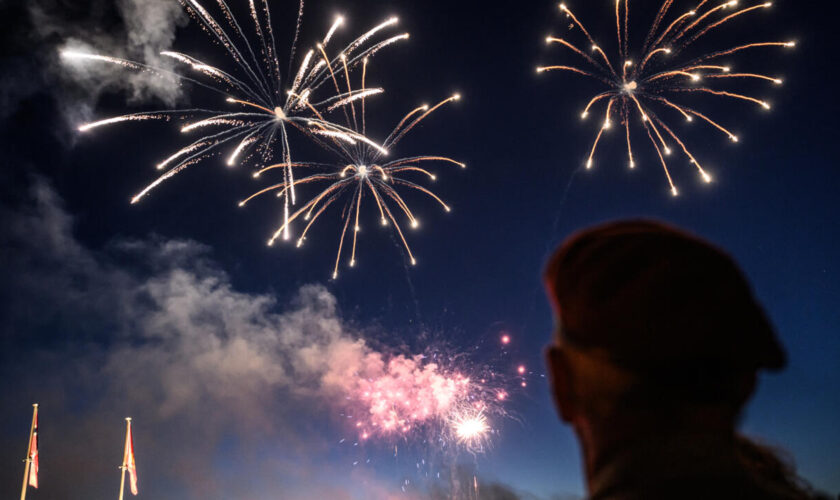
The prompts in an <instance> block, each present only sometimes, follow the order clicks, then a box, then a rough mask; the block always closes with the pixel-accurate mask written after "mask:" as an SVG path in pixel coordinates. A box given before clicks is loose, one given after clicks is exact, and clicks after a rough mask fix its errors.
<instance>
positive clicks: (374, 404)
mask: <svg viewBox="0 0 840 500" xmlns="http://www.w3.org/2000/svg"><path fill="white" fill-rule="evenodd" d="M366 371H367V372H368V373H360V374H358V377H357V378H356V379H355V380H354V381H353V382H352V384H351V387H349V388H348V389H349V396H348V400H349V401H350V405H351V409H352V412H351V413H352V415H353V418H354V419H355V420H356V422H355V429H356V432H357V435H358V437H359V439H360V440H363V441H364V440H368V439H372V438H381V439H384V440H389V439H395V438H396V439H411V438H413V437H414V436H416V435H417V434H418V433H431V434H432V435H436V437H437V438H439V439H440V440H443V441H447V442H452V443H458V444H460V445H462V446H463V447H465V448H467V449H469V450H470V451H477V449H483V442H484V440H485V439H486V437H487V435H488V434H489V433H490V432H491V424H492V422H491V421H490V417H492V416H503V415H504V411H503V408H502V407H501V403H502V402H503V401H504V399H505V398H506V397H507V393H506V392H505V391H504V390H503V389H500V388H498V387H493V386H491V385H490V384H489V383H488V380H489V379H495V375H493V374H489V375H490V376H484V377H471V376H468V375H467V374H466V373H467V371H468V370H465V369H457V368H454V367H453V368H449V367H445V366H443V365H442V364H441V363H440V362H439V361H438V360H434V359H432V360H429V359H428V358H426V357H424V356H415V357H406V356H397V357H394V358H392V359H390V360H388V361H387V362H386V361H383V363H382V364H376V365H374V366H372V367H371V366H369V367H368V368H367V370H366ZM500 394H505V396H504V397H499V395H500ZM479 417H480V418H479ZM476 418H479V419H480V422H481V425H480V426H478V427H476V426H474V425H472V424H474V423H475V419H476ZM465 426H466V427H465ZM465 429H468V430H469V432H468V433H467V434H469V435H467V434H465V432H466V431H465Z"/></svg>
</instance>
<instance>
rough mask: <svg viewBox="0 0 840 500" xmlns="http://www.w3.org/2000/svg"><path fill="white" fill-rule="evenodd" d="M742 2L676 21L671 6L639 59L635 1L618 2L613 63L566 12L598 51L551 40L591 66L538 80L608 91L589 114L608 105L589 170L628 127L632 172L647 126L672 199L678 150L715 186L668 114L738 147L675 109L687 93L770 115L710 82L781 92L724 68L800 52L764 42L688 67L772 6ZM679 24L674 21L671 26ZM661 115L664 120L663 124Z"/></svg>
mask: <svg viewBox="0 0 840 500" xmlns="http://www.w3.org/2000/svg"><path fill="white" fill-rule="evenodd" d="M738 3H739V2H738V0H730V1H726V2H723V3H719V4H715V3H714V2H711V1H710V0H700V1H699V4H698V5H697V6H696V7H695V8H694V9H692V10H689V11H687V12H685V13H683V14H681V15H679V16H670V12H671V9H672V7H673V4H674V0H665V1H664V2H663V4H662V6H661V7H660V9H659V11H658V12H657V14H656V18H655V20H654V22H653V25H652V26H651V28H650V30H649V32H648V35H647V37H646V39H645V42H644V44H643V45H642V47H641V50H639V51H638V52H635V57H631V54H633V51H631V49H630V47H629V45H630V43H629V30H630V26H629V8H628V0H615V22H616V35H617V39H618V51H617V54H616V55H615V56H614V57H613V58H612V59H611V58H610V57H609V56H608V55H607V53H606V52H605V51H604V50H603V49H602V46H601V45H600V44H599V43H597V42H596V41H595V39H594V38H593V36H592V35H591V34H590V32H589V31H587V29H586V28H585V27H584V25H583V24H582V23H581V22H580V20H578V18H577V17H576V16H575V15H574V14H573V13H572V11H571V10H570V9H569V7H568V6H566V4H564V3H561V4H560V10H561V12H563V14H565V15H566V16H567V18H568V19H569V20H570V22H571V26H573V27H576V28H577V29H579V30H580V31H581V33H582V35H583V36H584V37H585V38H586V40H587V41H588V42H589V44H590V45H591V51H584V50H583V49H581V48H579V47H578V46H577V45H575V44H574V43H572V42H570V41H568V40H566V39H564V38H558V37H554V36H549V37H547V38H546V42H547V43H548V44H558V45H562V46H564V47H565V48H566V49H568V50H570V51H572V52H574V53H575V54H576V56H577V57H579V58H581V59H583V60H584V61H586V63H587V64H588V66H582V67H578V66H565V65H557V66H542V67H538V68H537V72H538V73H543V72H546V71H555V70H558V71H568V72H572V73H576V74H579V75H582V76H586V77H590V78H593V79H595V80H598V81H599V82H601V83H603V84H604V85H605V86H606V90H604V91H603V92H601V93H598V94H597V95H595V96H594V97H593V98H592V99H591V100H590V101H589V102H588V103H587V104H586V106H585V108H584V110H583V112H582V114H581V118H582V119H584V120H585V119H586V118H588V117H589V115H590V114H591V113H593V112H594V111H593V109H594V108H595V106H596V105H605V108H606V109H605V111H604V115H603V121H602V122H601V126H600V130H599V131H598V134H597V136H596V138H595V142H594V144H593V145H592V148H591V149H590V152H589V156H588V158H587V160H586V168H592V166H593V163H594V158H595V153H596V151H597V148H598V144H599V142H600V141H601V139H602V137H603V135H604V134H605V133H607V132H608V131H610V130H611V129H612V128H613V126H614V124H615V122H616V121H617V122H618V123H619V124H620V125H621V127H623V128H624V129H625V130H624V134H622V135H623V136H624V138H623V139H625V140H626V142H627V155H628V162H629V166H630V168H634V167H635V166H636V161H635V158H634V154H633V147H632V143H631V134H630V126H631V124H632V123H633V122H638V123H639V124H641V125H642V127H643V129H644V131H645V134H646V135H647V137H648V138H649V139H650V142H651V144H652V145H653V148H654V149H655V150H656V153H657V155H658V157H659V160H660V163H661V164H662V167H663V169H664V171H665V175H666V177H667V179H668V184H669V186H670V189H671V193H672V194H673V195H674V196H677V195H678V194H679V191H678V190H677V187H676V184H675V182H674V179H673V177H672V176H671V171H670V169H669V166H668V162H667V161H666V158H667V157H668V156H670V155H671V154H672V153H673V151H674V149H675V148H678V149H679V151H681V152H682V153H683V154H684V155H685V156H686V157H687V158H688V160H689V162H690V163H691V164H692V165H693V166H694V167H695V168H696V169H697V172H698V173H699V175H700V177H701V178H702V179H703V181H705V182H707V183H709V182H711V181H712V176H711V175H710V174H709V173H708V172H707V171H706V170H705V169H704V168H703V166H702V165H701V164H700V162H699V161H698V160H697V158H696V157H695V156H694V154H692V153H691V151H690V150H689V149H688V147H687V146H686V144H685V143H684V142H683V140H682V139H680V137H678V136H677V134H676V133H675V132H674V130H673V128H672V127H671V126H670V125H668V122H667V121H666V119H665V118H664V113H672V114H675V115H676V116H680V117H682V119H684V120H685V121H687V122H694V121H695V119H699V120H700V121H701V122H704V123H706V124H707V125H709V126H711V127H713V128H714V129H716V130H718V131H719V132H722V133H723V134H725V135H726V137H727V138H728V139H729V140H730V141H732V142H738V140H739V139H738V136H737V135H735V133H733V132H731V131H730V130H729V129H728V128H727V127H724V126H723V125H721V124H720V123H718V122H717V121H715V120H713V119H712V118H710V117H709V116H707V115H705V114H703V113H701V112H700V111H698V110H695V109H692V108H690V107H687V106H685V105H683V104H679V103H677V102H675V99H676V96H679V95H685V94H686V93H694V94H706V95H713V96H716V97H721V98H727V99H734V100H740V101H745V102H749V103H752V104H755V105H758V106H760V107H761V108H763V109H770V104H769V103H768V102H767V101H765V100H762V99H759V98H755V97H751V96H748V95H743V94H740V93H736V92H732V91H728V90H723V89H720V88H713V87H711V86H706V85H705V84H704V83H703V82H715V83H723V82H727V81H731V80H733V79H752V80H757V81H764V82H767V83H769V84H771V85H781V84H782V80H781V79H780V78H777V77H773V76H767V75H762V74H755V73H740V72H734V71H733V69H732V67H731V66H729V65H724V64H722V63H720V62H719V60H720V58H722V57H724V56H729V55H732V54H737V53H741V52H743V51H747V50H750V49H756V48H762V47H788V48H790V47H794V46H795V42H760V43H748V44H743V45H739V46H736V47H732V48H729V49H726V50H720V51H716V52H710V53H706V54H704V55H701V56H699V57H696V58H694V59H690V60H680V58H679V55H680V54H681V53H682V52H683V51H684V50H685V49H686V48H687V47H689V46H690V45H692V44H694V43H695V42H696V41H697V40H699V39H700V38H702V37H703V36H705V35H706V34H708V33H709V32H711V31H713V30H716V29H717V28H719V27H720V26H722V25H724V24H726V23H729V22H730V21H732V20H734V19H736V18H739V17H741V16H743V15H745V14H748V13H751V12H755V11H759V10H763V9H767V8H769V7H771V6H772V3H769V2H768V3H761V4H757V5H752V6H748V7H744V8H741V7H739V5H738ZM671 17H673V19H671ZM660 113H663V114H662V116H660Z"/></svg>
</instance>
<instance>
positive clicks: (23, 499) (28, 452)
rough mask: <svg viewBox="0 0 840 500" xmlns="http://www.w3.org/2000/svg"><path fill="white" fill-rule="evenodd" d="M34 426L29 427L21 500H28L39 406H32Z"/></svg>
mask: <svg viewBox="0 0 840 500" xmlns="http://www.w3.org/2000/svg"><path fill="white" fill-rule="evenodd" d="M32 408H33V409H32V425H31V426H30V427H29V442H28V444H27V445H26V460H24V463H26V469H25V470H24V471H23V487H22V488H21V489H20V500H26V489H27V488H26V487H27V486H29V464H30V463H32V434H34V433H35V419H37V418H38V404H37V403H36V404H34V405H32Z"/></svg>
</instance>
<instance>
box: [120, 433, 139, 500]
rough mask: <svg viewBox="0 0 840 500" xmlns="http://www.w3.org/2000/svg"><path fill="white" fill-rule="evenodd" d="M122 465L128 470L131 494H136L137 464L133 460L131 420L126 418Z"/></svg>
mask: <svg viewBox="0 0 840 500" xmlns="http://www.w3.org/2000/svg"><path fill="white" fill-rule="evenodd" d="M123 467H125V470H126V471H128V478H129V484H130V486H131V494H132V495H136V494H137V465H136V464H135V462H134V439H133V438H132V437H131V420H130V419H129V420H128V428H127V430H126V434H125V455H124V456H123Z"/></svg>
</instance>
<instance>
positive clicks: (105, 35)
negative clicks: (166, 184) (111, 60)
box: [28, 0, 188, 125]
mask: <svg viewBox="0 0 840 500" xmlns="http://www.w3.org/2000/svg"><path fill="white" fill-rule="evenodd" d="M82 5H83V7H82ZM80 9H88V10H89V12H88V11H85V10H80ZM114 10H115V12H112V11H114ZM28 14H29V18H30V19H29V24H30V25H31V27H32V30H33V33H32V34H30V38H32V39H34V45H35V46H36V47H37V48H38V50H39V51H40V52H41V54H40V58H41V59H42V60H43V62H44V69H45V70H46V72H47V74H48V75H49V76H48V80H49V81H48V83H47V84H48V86H50V87H51V88H52V90H53V91H54V92H55V93H56V94H57V96H58V97H59V99H58V101H59V102H60V103H61V104H62V106H64V108H65V110H64V111H65V114H66V115H67V116H66V118H67V120H68V122H69V123H70V124H71V125H75V124H77V123H79V122H83V121H87V120H89V119H90V118H91V114H92V109H93V108H94V107H95V105H96V102H97V100H98V98H99V96H100V95H101V94H102V93H103V92H105V91H114V90H120V91H124V92H126V94H127V97H128V99H129V101H130V102H131V103H140V102H144V103H145V102H149V101H151V102H159V103H161V104H165V105H168V106H171V105H174V104H175V103H176V102H178V101H179V100H181V99H183V90H182V88H181V86H180V84H179V82H178V80H177V79H176V78H173V77H170V76H161V75H160V74H157V73H153V72H149V71H135V70H128V69H125V68H122V67H120V66H117V65H113V64H96V63H94V64H91V62H90V61H85V62H83V63H80V62H78V61H76V62H73V61H67V60H64V59H61V58H60V56H59V54H60V52H61V51H64V50H76V51H84V52H92V53H101V54H106V55H111V56H114V57H120V58H126V59H131V60H135V61H138V62H141V63H144V64H148V65H151V66H155V67H159V68H162V69H165V70H171V69H172V68H173V61H172V59H170V58H165V57H161V56H160V52H161V51H165V50H168V49H169V48H171V46H172V43H173V42H174V40H175V35H176V31H177V29H178V28H179V27H180V26H184V25H185V24H186V23H187V20H188V17H187V15H186V13H185V12H184V11H183V9H182V8H181V6H180V4H179V3H178V2H177V1H173V0H118V1H116V2H107V3H103V2H100V1H94V2H85V3H83V4H67V3H64V2H59V1H56V0H34V1H32V2H30V3H29V6H28ZM113 18H118V19H116V20H115V19H113ZM99 24H105V25H110V27H109V28H108V29H107V30H106V29H103V28H102V27H101V26H99ZM59 87H61V88H59ZM65 92H69V93H70V94H71V95H67V94H66V93H65Z"/></svg>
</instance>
